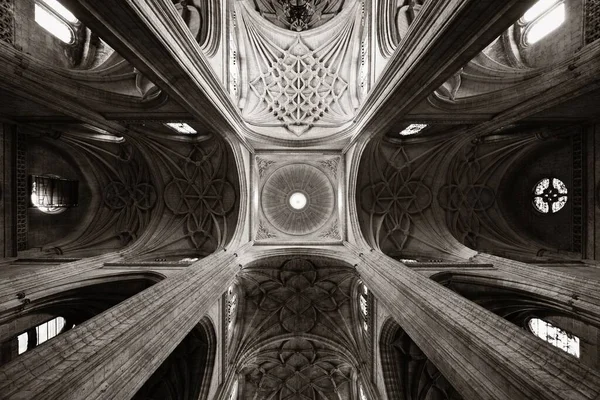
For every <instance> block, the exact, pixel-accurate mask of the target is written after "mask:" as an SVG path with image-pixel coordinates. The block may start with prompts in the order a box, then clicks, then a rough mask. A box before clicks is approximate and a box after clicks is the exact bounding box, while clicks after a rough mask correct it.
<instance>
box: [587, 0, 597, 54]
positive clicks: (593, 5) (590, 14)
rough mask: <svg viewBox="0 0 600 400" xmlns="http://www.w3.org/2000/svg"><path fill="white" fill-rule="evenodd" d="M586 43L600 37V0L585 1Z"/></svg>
mask: <svg viewBox="0 0 600 400" xmlns="http://www.w3.org/2000/svg"><path fill="white" fill-rule="evenodd" d="M584 24H585V25H584V26H585V44H590V43H592V42H594V41H596V40H598V39H599V38H600V1H598V0H586V1H585V22H584Z"/></svg>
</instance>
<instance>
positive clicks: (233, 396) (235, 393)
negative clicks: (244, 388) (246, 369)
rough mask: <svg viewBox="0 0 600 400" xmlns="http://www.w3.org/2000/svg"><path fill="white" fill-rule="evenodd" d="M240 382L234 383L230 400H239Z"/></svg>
mask: <svg viewBox="0 0 600 400" xmlns="http://www.w3.org/2000/svg"><path fill="white" fill-rule="evenodd" d="M238 384H239V382H238V380H237V379H236V380H235V381H234V382H233V386H232V387H231V393H229V400H237V398H238Z"/></svg>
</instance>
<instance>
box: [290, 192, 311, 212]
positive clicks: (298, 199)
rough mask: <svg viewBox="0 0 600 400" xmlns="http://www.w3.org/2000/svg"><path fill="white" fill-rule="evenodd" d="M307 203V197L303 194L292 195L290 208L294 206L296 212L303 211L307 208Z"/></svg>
mask: <svg viewBox="0 0 600 400" xmlns="http://www.w3.org/2000/svg"><path fill="white" fill-rule="evenodd" d="M307 201H308V200H307V199H306V195H305V194H304V193H301V192H294V193H292V195H291V196H290V200H289V202H290V206H292V208H293V209H294V210H302V209H303V208H304V207H306V203H307Z"/></svg>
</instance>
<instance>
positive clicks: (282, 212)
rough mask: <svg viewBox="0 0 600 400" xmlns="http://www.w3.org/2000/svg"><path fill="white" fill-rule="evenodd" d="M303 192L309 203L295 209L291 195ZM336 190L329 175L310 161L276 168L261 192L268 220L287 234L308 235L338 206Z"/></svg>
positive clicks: (323, 222) (262, 204)
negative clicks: (309, 163) (309, 162)
mask: <svg viewBox="0 0 600 400" xmlns="http://www.w3.org/2000/svg"><path fill="white" fill-rule="evenodd" d="M294 193H302V195H304V196H305V198H306V202H307V204H306V205H305V206H304V207H303V208H302V209H295V208H294V207H292V205H291V204H290V196H291V195H293V194H294ZM335 205H336V199H335V192H334V189H333V186H332V184H331V182H330V181H329V179H328V177H327V176H326V175H325V174H324V173H323V172H321V171H320V170H319V169H317V168H315V167H313V166H311V165H307V164H289V165H286V166H283V167H281V168H279V169H277V170H276V171H274V172H273V173H272V174H271V175H270V176H269V177H268V178H267V180H266V181H265V184H264V185H263V187H262V191H261V206H262V211H263V214H264V216H265V217H266V219H267V220H268V221H269V222H270V223H271V225H272V226H274V227H275V228H276V229H278V230H279V231H281V232H283V233H285V234H288V235H294V236H297V235H306V234H310V233H313V232H315V231H316V230H318V229H319V228H321V227H322V226H323V225H324V224H325V223H326V222H327V221H328V220H329V219H330V218H331V216H332V214H333V211H334V209H335Z"/></svg>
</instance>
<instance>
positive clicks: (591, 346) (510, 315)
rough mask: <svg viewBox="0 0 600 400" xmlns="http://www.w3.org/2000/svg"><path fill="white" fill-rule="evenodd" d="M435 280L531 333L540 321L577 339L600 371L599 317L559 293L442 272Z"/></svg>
mask: <svg viewBox="0 0 600 400" xmlns="http://www.w3.org/2000/svg"><path fill="white" fill-rule="evenodd" d="M431 279H432V280H434V281H436V282H438V283H440V284H441V285H444V286H446V287H448V288H449V289H451V290H453V291H454V292H456V293H458V294H460V295H461V296H463V297H465V298H467V299H469V300H470V301H472V302H474V303H476V304H478V305H480V306H481V307H483V308H485V309H487V310H489V311H491V312H493V313H495V314H497V315H498V316H500V317H502V318H504V319H506V320H507V321H510V322H512V323H514V324H515V325H517V326H519V327H520V328H522V329H524V330H526V331H528V332H532V330H531V328H530V326H529V321H530V320H531V319H533V318H538V319H542V320H543V321H546V322H548V323H550V324H552V325H553V326H556V327H558V328H559V329H561V330H563V331H565V332H568V333H569V334H573V335H575V336H577V337H578V338H579V339H580V343H581V352H580V361H581V362H582V363H584V364H586V365H588V366H589V367H591V368H598V366H599V363H598V357H597V354H598V350H599V348H600V343H599V340H598V338H599V337H600V318H598V317H599V315H593V314H589V313H585V312H582V311H581V310H580V309H578V308H577V307H574V306H573V303H572V300H571V301H570V302H564V301H560V300H559V299H558V297H557V296H556V295H555V293H550V292H546V291H544V290H543V288H542V287H535V286H531V285H527V284H523V283H521V282H520V281H519V280H518V279H514V277H510V276H502V275H497V274H495V275H492V276H486V275H477V274H465V273H459V272H442V273H438V274H435V275H433V276H432V277H431Z"/></svg>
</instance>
